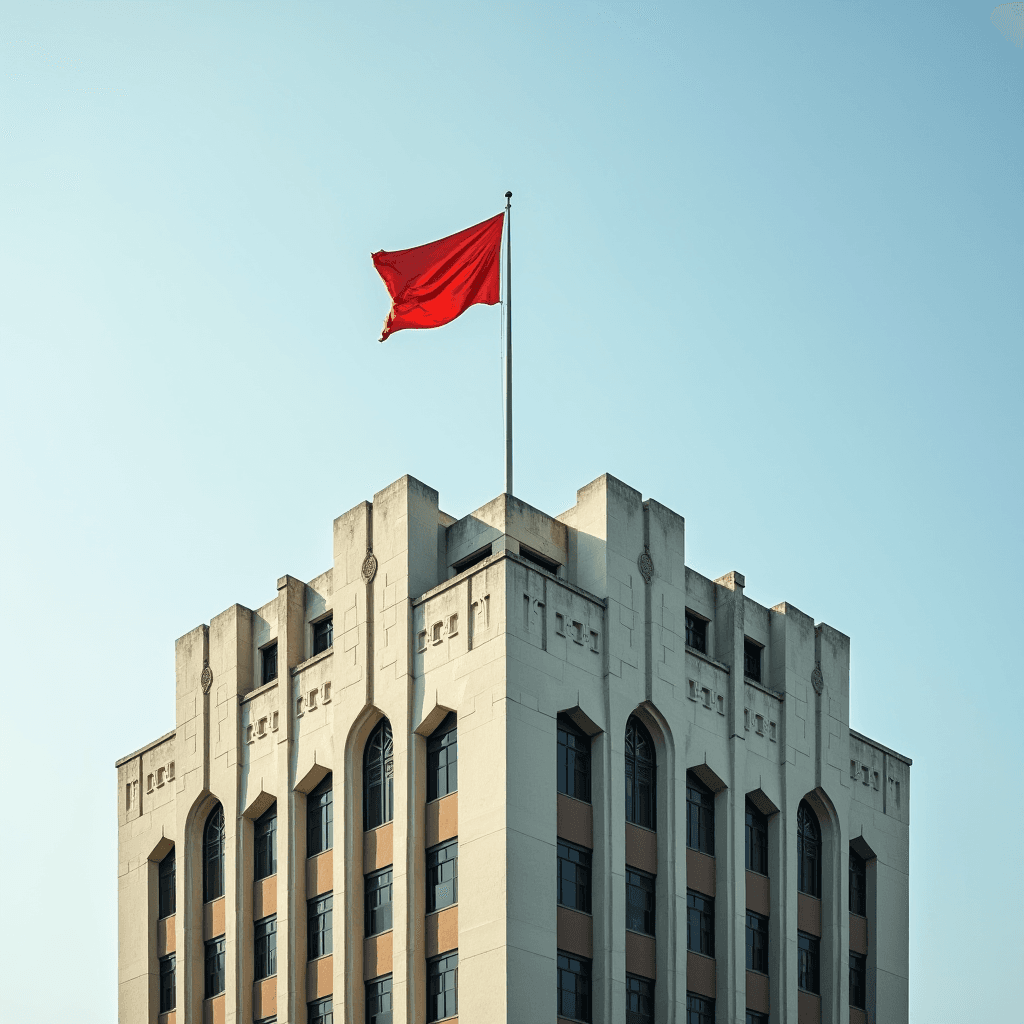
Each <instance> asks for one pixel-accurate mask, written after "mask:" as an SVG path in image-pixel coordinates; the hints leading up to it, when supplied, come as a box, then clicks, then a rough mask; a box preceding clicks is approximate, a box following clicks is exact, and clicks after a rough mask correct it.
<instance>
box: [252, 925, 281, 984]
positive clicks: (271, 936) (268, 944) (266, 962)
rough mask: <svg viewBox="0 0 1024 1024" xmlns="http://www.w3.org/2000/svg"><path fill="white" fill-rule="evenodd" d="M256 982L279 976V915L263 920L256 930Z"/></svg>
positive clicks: (256, 926)
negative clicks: (275, 975) (274, 975)
mask: <svg viewBox="0 0 1024 1024" xmlns="http://www.w3.org/2000/svg"><path fill="white" fill-rule="evenodd" d="M253 933H254V942H253V944H254V946H255V950H256V957H255V971H254V977H255V979H256V981H259V980H260V979H261V978H269V977H270V976H271V975H273V974H277V914H271V915H270V917H264V918H261V919H260V920H259V921H257V922H256V924H255V926H254V928H253Z"/></svg>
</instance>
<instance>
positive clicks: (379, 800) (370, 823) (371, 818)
mask: <svg viewBox="0 0 1024 1024" xmlns="http://www.w3.org/2000/svg"><path fill="white" fill-rule="evenodd" d="M394 816H395V752H394V742H393V740H392V738H391V723H390V722H389V721H388V720H387V719H386V718H382V719H381V720H380V722H378V724H377V727H376V728H375V729H374V730H373V732H372V733H370V738H369V739H368V740H367V741H366V753H365V754H364V756H363V828H364V829H366V830H367V831H368V830H369V829H371V828H377V826H378V825H384V824H386V823H387V822H389V821H391V819H392V818H393V817H394Z"/></svg>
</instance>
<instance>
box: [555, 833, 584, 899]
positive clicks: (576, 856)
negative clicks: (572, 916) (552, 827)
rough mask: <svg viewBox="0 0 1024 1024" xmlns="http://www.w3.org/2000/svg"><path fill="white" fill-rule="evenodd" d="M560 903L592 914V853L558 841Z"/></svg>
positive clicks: (561, 840)
mask: <svg viewBox="0 0 1024 1024" xmlns="http://www.w3.org/2000/svg"><path fill="white" fill-rule="evenodd" d="M558 902H559V904H560V905H561V906H563V907H569V908H570V909H572V910H581V911H583V913H584V914H589V913H590V851H589V850H587V849H585V848H584V847H582V846H577V845H576V844H575V843H568V842H566V841H565V840H564V839H559V840H558Z"/></svg>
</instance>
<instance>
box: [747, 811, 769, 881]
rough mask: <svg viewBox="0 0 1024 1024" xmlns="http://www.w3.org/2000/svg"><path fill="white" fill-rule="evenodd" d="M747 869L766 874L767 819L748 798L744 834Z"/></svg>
mask: <svg viewBox="0 0 1024 1024" xmlns="http://www.w3.org/2000/svg"><path fill="white" fill-rule="evenodd" d="M746 860H747V870H748V871H756V872H757V873H758V874H759V875H767V874H768V819H767V818H766V817H765V816H764V815H763V814H762V813H761V812H760V811H759V810H758V809H757V808H756V807H755V806H754V805H753V804H752V803H751V802H750V801H749V800H748V801H747V834H746Z"/></svg>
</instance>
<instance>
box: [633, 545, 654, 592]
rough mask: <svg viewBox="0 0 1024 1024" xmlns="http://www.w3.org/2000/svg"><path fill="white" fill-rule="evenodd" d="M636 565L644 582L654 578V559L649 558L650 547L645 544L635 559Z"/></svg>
mask: <svg viewBox="0 0 1024 1024" xmlns="http://www.w3.org/2000/svg"><path fill="white" fill-rule="evenodd" d="M636 566H637V568H638V569H639V570H640V575H641V576H643V578H644V583H650V582H651V580H652V579H653V578H654V559H653V558H651V549H650V548H649V547H648V546H647V545H646V544H645V545H644V550H643V553H642V554H641V555H640V557H639V558H638V559H637V560H636Z"/></svg>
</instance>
